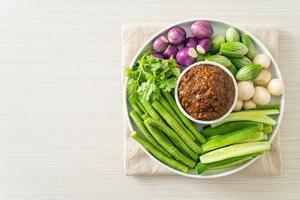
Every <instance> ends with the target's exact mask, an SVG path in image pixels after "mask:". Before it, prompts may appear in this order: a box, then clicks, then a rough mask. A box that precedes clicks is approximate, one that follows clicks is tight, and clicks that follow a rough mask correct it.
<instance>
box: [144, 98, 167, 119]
mask: <svg viewBox="0 0 300 200" xmlns="http://www.w3.org/2000/svg"><path fill="white" fill-rule="evenodd" d="M142 105H143V106H144V107H145V109H146V110H147V113H148V114H149V115H150V116H151V117H152V118H153V119H156V120H159V121H161V122H163V121H164V120H163V119H162V118H161V116H160V115H159V114H158V113H157V112H156V110H155V109H154V108H153V107H152V105H151V103H150V102H149V101H143V102H142Z"/></svg>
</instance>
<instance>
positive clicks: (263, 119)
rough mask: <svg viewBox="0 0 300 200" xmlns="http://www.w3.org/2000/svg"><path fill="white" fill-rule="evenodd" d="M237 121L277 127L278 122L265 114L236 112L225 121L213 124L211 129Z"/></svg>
mask: <svg viewBox="0 0 300 200" xmlns="http://www.w3.org/2000/svg"><path fill="white" fill-rule="evenodd" d="M236 121H252V122H259V123H263V124H270V125H275V124H276V121H275V120H274V119H272V118H270V117H268V116H267V115H265V114H262V113H259V112H255V111H254V112H248V111H241V112H234V113H230V114H229V115H228V117H226V118H225V119H223V120H222V121H220V122H217V123H214V124H211V127H213V128H214V127H217V126H220V125H222V124H225V123H227V122H236Z"/></svg>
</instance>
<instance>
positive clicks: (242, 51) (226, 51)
mask: <svg viewBox="0 0 300 200" xmlns="http://www.w3.org/2000/svg"><path fill="white" fill-rule="evenodd" d="M220 52H221V53H222V54H223V55H225V56H226V57H229V58H242V57H243V56H244V55H246V53H247V52H248V48H247V47H246V46H245V45H244V44H243V43H240V42H226V43H223V44H221V48H220Z"/></svg>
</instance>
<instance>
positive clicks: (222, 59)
mask: <svg viewBox="0 0 300 200" xmlns="http://www.w3.org/2000/svg"><path fill="white" fill-rule="evenodd" d="M205 60H208V61H213V62H216V63H219V64H221V65H224V66H225V67H230V66H231V62H230V60H229V59H228V58H226V57H225V56H221V55H218V54H216V55H211V56H205Z"/></svg>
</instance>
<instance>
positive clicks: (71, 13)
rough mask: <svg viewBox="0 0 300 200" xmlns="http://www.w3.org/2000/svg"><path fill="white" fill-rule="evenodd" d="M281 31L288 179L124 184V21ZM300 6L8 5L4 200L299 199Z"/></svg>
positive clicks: (188, 1)
mask: <svg viewBox="0 0 300 200" xmlns="http://www.w3.org/2000/svg"><path fill="white" fill-rule="evenodd" d="M193 17H212V18H220V19H223V20H228V21H231V22H232V23H251V24H253V23H262V24H266V23H273V24H277V25H278V26H279V28H280V53H279V64H280V66H281V69H282V73H283V77H284V79H285V83H286V100H287V101H286V102H287V104H286V113H285V117H284V121H283V124H282V126H281V139H282V140H281V143H282V155H283V160H284V166H283V167H284V171H283V175H282V176H281V177H245V178H243V179H241V178H238V177H236V176H234V175H233V176H230V177H227V178H221V179H218V180H194V179H187V178H184V177H176V176H174V177H125V176H124V175H123V153H122V150H123V134H122V104H121V80H120V76H121V71H120V63H121V49H120V48H121V46H120V25H121V24H124V23H139V22H164V23H165V22H166V23H169V22H176V21H178V20H182V19H186V18H193ZM299 47H300V1H298V0H285V1H279V0H268V1H258V0H250V1H249V0H247V1H246V0H245V1H227V2H225V1H221V0H219V1H216V0H215V1H212V0H210V1H193V0H185V1H174V0H165V1H159V0H155V1H136V0H131V1H122V0H110V1H101V0H85V1H80V0H73V1H71V0H51V1H50V0H48V1H38V0H19V1H15V0H2V1H0V199H1V200H13V199H14V200H17V199H18V200H21V199H22V200H23V199H28V200H43V199H54V200H59V199H64V200H66V199H68V200H69V199H78V200H79V199H84V200H89V199H130V200H132V199H158V198H161V199H191V198H193V199H196V198H197V199H239V200H241V199H300V180H299V179H300V153H299V150H300V133H299V130H300V99H299V98H300V94H299V93H300V48H299Z"/></svg>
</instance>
